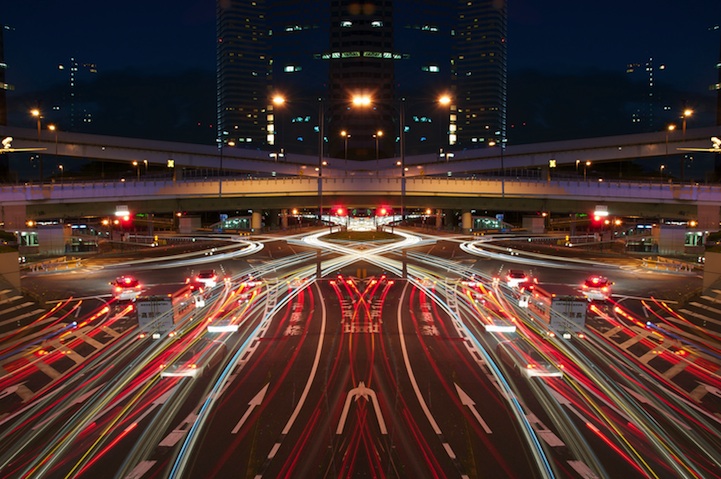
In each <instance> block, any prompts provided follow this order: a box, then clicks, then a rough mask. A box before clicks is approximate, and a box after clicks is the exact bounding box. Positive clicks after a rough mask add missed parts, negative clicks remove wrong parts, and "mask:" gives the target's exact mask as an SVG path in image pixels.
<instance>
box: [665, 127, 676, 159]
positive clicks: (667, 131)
mask: <svg viewBox="0 0 721 479" xmlns="http://www.w3.org/2000/svg"><path fill="white" fill-rule="evenodd" d="M675 129H676V125H674V124H673V123H671V124H670V125H668V126H667V127H666V156H668V135H669V133H671V132H672V131H674V130H675Z"/></svg>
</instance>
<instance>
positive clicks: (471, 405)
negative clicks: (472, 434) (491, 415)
mask: <svg viewBox="0 0 721 479" xmlns="http://www.w3.org/2000/svg"><path fill="white" fill-rule="evenodd" d="M453 384H454V385H455V386H456V391H457V392H458V397H459V398H460V399H461V404H463V405H464V406H468V409H470V410H471V412H472V413H473V416H474V417H475V418H476V421H478V422H479V423H480V425H481V427H483V430H484V431H486V434H492V433H493V431H491V428H490V427H488V424H486V421H484V420H483V418H482V417H481V414H480V413H479V412H478V411H477V410H476V402H475V401H474V400H473V399H471V397H470V396H469V395H468V394H466V392H465V391H464V390H463V389H461V387H460V386H459V385H458V384H456V383H453Z"/></svg>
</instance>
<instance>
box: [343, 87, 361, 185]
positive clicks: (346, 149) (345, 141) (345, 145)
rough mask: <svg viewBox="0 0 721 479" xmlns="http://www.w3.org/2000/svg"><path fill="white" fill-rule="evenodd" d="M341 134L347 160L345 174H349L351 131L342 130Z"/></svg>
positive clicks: (344, 157)
mask: <svg viewBox="0 0 721 479" xmlns="http://www.w3.org/2000/svg"><path fill="white" fill-rule="evenodd" d="M354 102H355V101H354ZM359 104H362V103H359ZM340 136H342V137H343V159H344V160H345V167H344V169H345V174H346V175H348V138H350V133H348V132H347V131H345V130H341V132H340Z"/></svg>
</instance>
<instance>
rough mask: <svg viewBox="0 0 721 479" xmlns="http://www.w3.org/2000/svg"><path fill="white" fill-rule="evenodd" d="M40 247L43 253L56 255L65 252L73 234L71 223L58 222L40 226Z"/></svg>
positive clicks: (40, 251)
mask: <svg viewBox="0 0 721 479" xmlns="http://www.w3.org/2000/svg"><path fill="white" fill-rule="evenodd" d="M37 231H38V247H39V253H40V254H41V255H47V256H56V255H64V254H65V245H66V244H69V243H70V238H71V237H72V235H73V232H72V229H71V228H70V225H65V224H57V225H47V226H38V230H37Z"/></svg>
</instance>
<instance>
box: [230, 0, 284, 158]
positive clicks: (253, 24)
mask: <svg viewBox="0 0 721 479" xmlns="http://www.w3.org/2000/svg"><path fill="white" fill-rule="evenodd" d="M267 13H268V12H267V10H266V2H265V1H264V0H253V1H251V2H247V1H240V0H218V3H217V34H218V35H217V36H218V38H217V42H218V43H217V49H216V52H217V90H218V91H217V133H218V141H220V142H226V141H228V140H233V141H235V142H236V143H237V144H239V145H241V146H249V147H256V148H258V147H261V146H263V145H264V144H265V142H266V124H265V117H264V113H265V107H266V104H267V101H268V92H269V88H270V85H271V82H272V76H271V70H270V61H271V57H270V51H269V49H268V44H267V38H268V37H267V35H268V30H267V25H266V15H267Z"/></svg>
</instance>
